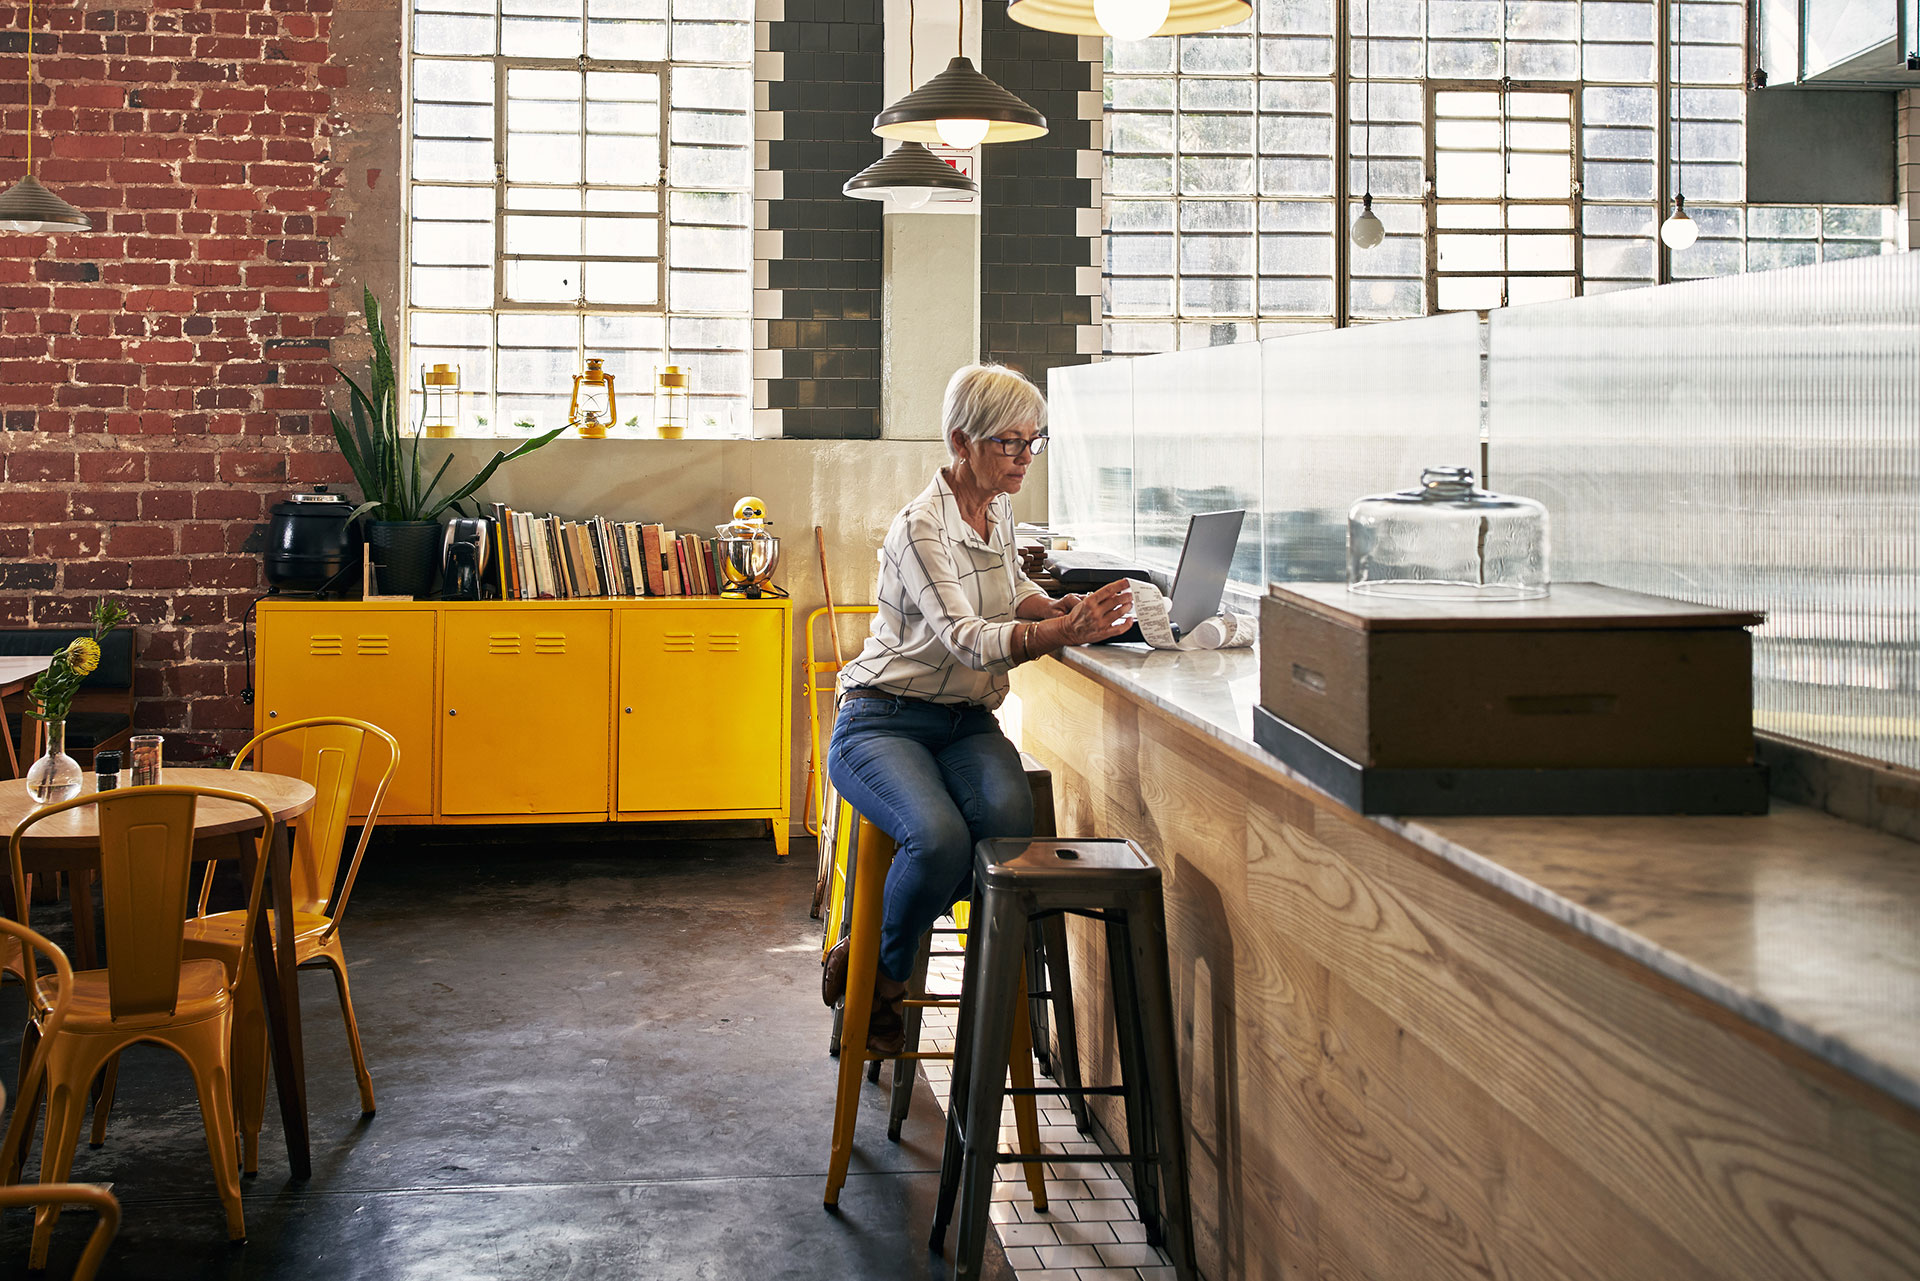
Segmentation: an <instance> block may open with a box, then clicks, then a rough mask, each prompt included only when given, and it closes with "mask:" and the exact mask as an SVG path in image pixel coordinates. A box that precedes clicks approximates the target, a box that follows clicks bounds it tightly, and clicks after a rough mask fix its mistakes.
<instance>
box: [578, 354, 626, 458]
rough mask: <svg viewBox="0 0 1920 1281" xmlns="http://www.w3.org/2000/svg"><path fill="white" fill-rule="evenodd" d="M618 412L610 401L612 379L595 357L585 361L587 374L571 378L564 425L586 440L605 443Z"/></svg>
mask: <svg viewBox="0 0 1920 1281" xmlns="http://www.w3.org/2000/svg"><path fill="white" fill-rule="evenodd" d="M617 412H618V410H617V407H616V405H615V402H614V398H613V375H612V374H610V373H608V372H607V371H606V370H604V369H602V368H601V367H600V360H599V358H598V357H589V358H588V359H587V372H586V373H584V374H575V375H574V376H573V403H572V404H571V405H570V406H569V407H568V409H567V425H568V426H569V427H575V428H578V429H579V432H580V435H581V436H582V437H583V438H585V439H587V440H605V439H606V435H607V428H609V427H611V426H612V425H613V424H614V422H615V418H614V415H615V414H616V413H617Z"/></svg>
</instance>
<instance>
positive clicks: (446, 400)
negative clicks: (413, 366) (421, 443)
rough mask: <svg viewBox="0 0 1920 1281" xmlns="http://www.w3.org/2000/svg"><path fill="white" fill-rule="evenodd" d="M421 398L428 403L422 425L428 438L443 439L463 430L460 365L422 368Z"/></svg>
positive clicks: (425, 366) (424, 366) (423, 366)
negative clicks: (461, 428) (461, 420)
mask: <svg viewBox="0 0 1920 1281" xmlns="http://www.w3.org/2000/svg"><path fill="white" fill-rule="evenodd" d="M420 395H421V398H422V399H423V400H425V402H426V412H425V415H424V416H423V417H422V419H421V422H422V424H423V429H424V431H425V432H426V434H427V435H428V436H432V437H436V438H444V437H447V436H453V435H457V434H458V433H459V430H460V366H458V365H422V366H420Z"/></svg>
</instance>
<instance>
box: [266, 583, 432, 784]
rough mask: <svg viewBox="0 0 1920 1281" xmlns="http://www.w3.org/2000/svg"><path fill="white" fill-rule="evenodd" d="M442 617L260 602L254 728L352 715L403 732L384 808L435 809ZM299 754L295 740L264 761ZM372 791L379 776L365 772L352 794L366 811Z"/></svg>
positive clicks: (287, 763)
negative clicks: (437, 630)
mask: <svg viewBox="0 0 1920 1281" xmlns="http://www.w3.org/2000/svg"><path fill="white" fill-rule="evenodd" d="M436 621H437V620H436V618H435V615H434V612H433V611H432V610H430V609H416V610H400V609H375V608H371V607H368V608H344V607H342V606H338V605H329V606H326V607H324V608H313V607H308V606H304V605H281V604H276V603H274V602H271V601H269V602H264V603H262V605H261V606H260V613H259V651H258V652H259V658H258V660H257V661H258V664H259V669H258V671H257V672H256V673H255V675H254V702H253V719H254V732H255V733H261V732H264V731H266V730H269V729H272V728H273V727H274V726H276V725H285V724H287V723H288V722H290V721H298V720H305V719H306V718H307V717H309V716H352V717H356V718H357V719H359V720H363V721H368V722H370V723H372V724H374V725H378V726H379V727H380V728H381V729H384V730H386V731H387V732H388V733H389V734H392V735H393V736H394V737H395V738H397V739H399V740H400V768H399V770H398V772H396V773H395V774H394V777H393V786H392V787H390V788H388V789H387V801H386V805H385V807H384V813H385V814H386V815H387V816H389V817H391V818H412V819H425V818H431V817H432V816H433V779H434V768H433V749H432V743H433V731H434V692H433V690H434V670H435V666H436V665H435V662H434V624H435V622H436ZM382 750H383V751H384V749H382ZM298 760H299V756H298V749H297V748H295V747H293V746H291V745H289V744H286V743H284V742H282V743H281V744H279V745H278V746H275V745H271V744H270V745H269V746H268V747H267V749H266V751H265V753H264V754H263V755H262V756H261V758H260V768H262V769H265V770H268V771H270V772H274V773H281V772H287V771H291V770H294V769H297V768H298ZM363 793H364V794H363ZM372 793H373V784H372V782H371V781H370V780H367V779H365V778H363V779H362V781H361V784H360V788H359V790H358V791H357V792H356V793H355V795H354V798H353V812H354V813H355V814H356V815H359V814H365V813H366V812H367V802H368V801H369V800H371V799H372Z"/></svg>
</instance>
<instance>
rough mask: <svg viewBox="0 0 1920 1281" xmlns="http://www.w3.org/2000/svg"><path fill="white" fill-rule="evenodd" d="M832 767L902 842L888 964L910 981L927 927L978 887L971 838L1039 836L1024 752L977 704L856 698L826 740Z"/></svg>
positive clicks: (892, 873) (890, 972) (889, 920)
mask: <svg viewBox="0 0 1920 1281" xmlns="http://www.w3.org/2000/svg"><path fill="white" fill-rule="evenodd" d="M827 776H828V777H829V778H831V779H832V780H833V785H834V787H835V788H836V789H837V790H838V791H839V793H840V795H841V796H844V797H845V798H846V799H847V801H848V803H849V804H851V805H852V806H853V807H854V808H855V809H856V810H858V811H860V814H861V815H862V817H864V818H866V819H867V820H868V821H869V822H872V823H875V824H877V825H878V826H879V828H880V830H881V831H883V832H885V833H886V834H887V835H888V836H891V837H892V838H893V840H894V843H895V844H896V845H897V846H898V847H899V848H898V850H897V852H896V853H895V854H894V856H893V866H892V868H891V869H890V870H889V871H888V872H887V896H886V905H885V907H884V908H883V909H882V911H881V919H880V970H881V972H882V973H884V974H885V975H886V976H887V977H888V978H891V979H894V980H897V981H902V982H904V981H905V980H906V979H907V978H908V977H910V976H911V974H912V972H913V960H914V953H915V952H916V951H918V950H919V946H920V936H921V935H922V934H925V933H926V932H927V930H928V929H930V928H931V927H932V925H933V923H934V922H935V921H937V920H939V919H940V917H941V915H942V914H944V913H945V912H946V910H947V908H948V907H950V906H951V905H952V904H954V903H955V902H957V901H958V900H960V899H963V898H966V897H967V896H968V895H969V894H970V893H972V890H973V847H974V844H975V843H976V842H978V841H983V840H986V839H987V838H988V837H994V836H1031V835H1033V795H1032V793H1031V792H1030V791H1029V790H1028V788H1027V776H1026V772H1025V771H1024V770H1023V769H1021V767H1020V753H1019V752H1018V751H1017V750H1016V749H1015V748H1014V746H1013V744H1012V743H1010V742H1009V741H1007V736H1006V735H1005V734H1003V733H1001V732H1000V722H999V721H997V720H995V719H994V716H993V713H992V712H990V711H988V710H987V709H986V708H984V707H981V706H980V705H978V704H976V703H953V704H945V703H927V702H923V701H921V700H918V699H910V698H850V699H847V700H845V701H844V702H843V703H842V704H841V706H840V714H839V718H838V719H837V720H835V722H834V725H833V743H832V746H830V747H829V748H828V749H827Z"/></svg>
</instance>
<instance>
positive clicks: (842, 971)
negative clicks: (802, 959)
mask: <svg viewBox="0 0 1920 1281" xmlns="http://www.w3.org/2000/svg"><path fill="white" fill-rule="evenodd" d="M850 941H851V940H849V939H841V940H840V941H839V942H838V943H835V944H834V945H833V947H832V948H831V949H829V950H828V952H827V959H826V960H824V961H822V962H821V963H820V999H821V1000H822V1001H825V1002H826V1003H827V1008H828V1009H832V1008H833V1007H834V1006H836V1005H838V1004H840V998H841V997H843V996H845V995H846V994H847V944H848V943H849V942H850Z"/></svg>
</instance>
